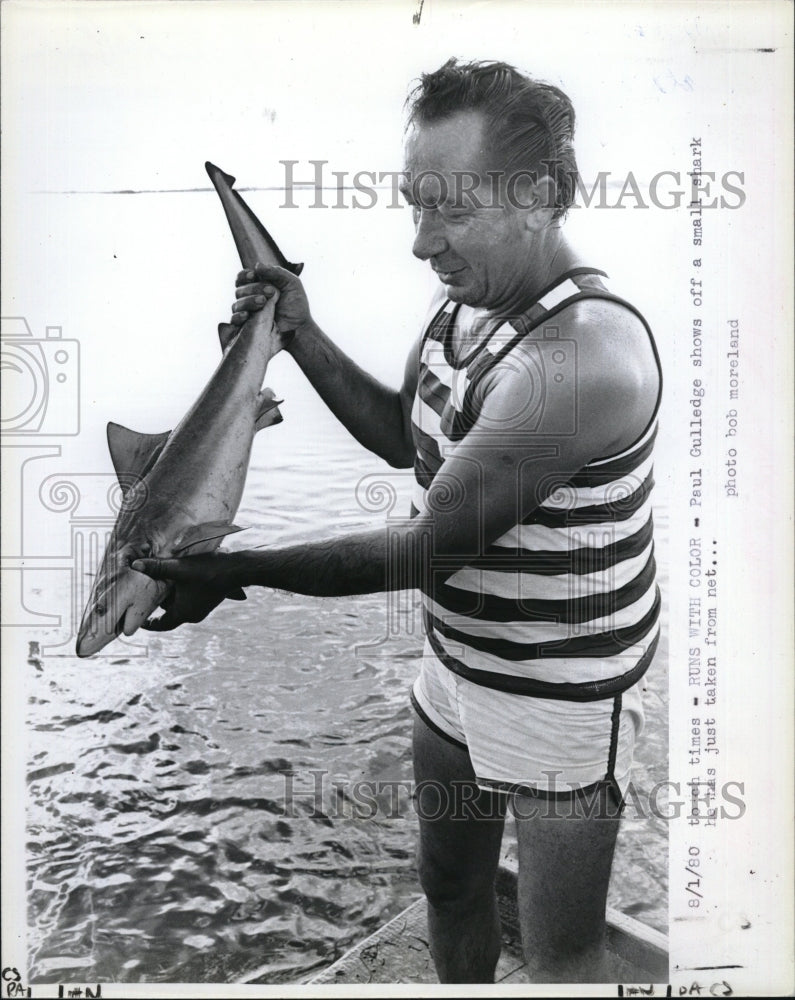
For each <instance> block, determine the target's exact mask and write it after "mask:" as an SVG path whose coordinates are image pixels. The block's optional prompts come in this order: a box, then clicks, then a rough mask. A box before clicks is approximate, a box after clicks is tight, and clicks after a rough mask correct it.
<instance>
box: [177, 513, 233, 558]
mask: <svg viewBox="0 0 795 1000" xmlns="http://www.w3.org/2000/svg"><path fill="white" fill-rule="evenodd" d="M242 530H243V529H242V528H240V527H238V525H236V524H230V523H229V522H228V521H205V522H204V523H203V524H192V525H191V526H190V527H189V528H186V529H185V530H184V531H183V532H182V533H181V534H180V535H179V537H178V538H177V539H175V542H174V547H173V548H172V550H171V554H172V555H174V556H184V555H185V554H186V553H187V551H188V549H191V548H193V546H194V545H198V544H199V542H209V541H212V540H213V539H215V538H225V537H226V536H227V535H232V534H234V533H235V532H236V531H242Z"/></svg>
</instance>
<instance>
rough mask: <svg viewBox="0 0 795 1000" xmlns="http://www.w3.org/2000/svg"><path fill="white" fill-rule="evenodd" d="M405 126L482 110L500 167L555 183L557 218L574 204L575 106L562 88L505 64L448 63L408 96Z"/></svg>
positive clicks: (488, 135)
mask: <svg viewBox="0 0 795 1000" xmlns="http://www.w3.org/2000/svg"><path fill="white" fill-rule="evenodd" d="M406 105H407V108H408V120H407V123H406V128H410V127H411V126H412V125H415V124H430V123H431V122H434V121H439V120H441V119H443V118H448V117H450V115H454V114H457V113H458V112H460V111H480V112H482V114H483V116H484V119H485V122H486V130H487V131H486V138H487V141H488V143H489V146H490V152H491V153H493V155H494V157H495V160H496V161H497V163H498V164H499V167H500V169H502V170H505V171H507V173H508V174H509V175H510V174H512V173H513V174H514V175H515V174H518V173H519V172H521V173H525V172H529V173H530V174H531V175H538V176H541V177H543V176H549V177H551V178H552V180H553V181H554V182H555V211H554V213H553V218H554V219H559V218H561V217H562V216H564V215H565V214H566V212H567V210H568V209H569V207H570V206H571V205H572V203H573V202H574V196H575V192H576V181H577V161H576V159H575V157H574V149H573V147H572V137H573V135H574V108H573V107H572V103H571V101H570V100H569V98H568V97H567V96H566V95H565V94H564V93H563V91H562V90H560V89H559V88H558V87H554V86H553V85H552V84H550V83H544V82H542V81H540V80H534V79H532V77H529V76H526V75H525V74H523V73H520V72H519V71H518V70H517V69H515V68H514V67H513V66H510V65H508V63H504V62H491V61H488V62H487V61H478V62H468V63H459V62H458V60H457V59H448V60H447V62H446V63H445V64H444V65H443V66H441V67H440V68H439V69H437V70H436V71H435V72H433V73H423V75H422V76H421V77H420V80H419V82H418V83H417V85H416V86H415V87H414V89H413V90H412V91H411V92H410V93H409V96H408V98H407V99H406Z"/></svg>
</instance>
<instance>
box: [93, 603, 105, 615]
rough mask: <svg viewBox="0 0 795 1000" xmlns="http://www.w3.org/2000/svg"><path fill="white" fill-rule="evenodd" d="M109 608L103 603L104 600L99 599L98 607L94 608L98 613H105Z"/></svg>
mask: <svg viewBox="0 0 795 1000" xmlns="http://www.w3.org/2000/svg"><path fill="white" fill-rule="evenodd" d="M107 610H108V609H107V608H106V607H105V605H104V604H103V603H102V601H97V604H96V607H95V608H94V611H96V613H97V614H98V615H104V614H105V612H106V611H107Z"/></svg>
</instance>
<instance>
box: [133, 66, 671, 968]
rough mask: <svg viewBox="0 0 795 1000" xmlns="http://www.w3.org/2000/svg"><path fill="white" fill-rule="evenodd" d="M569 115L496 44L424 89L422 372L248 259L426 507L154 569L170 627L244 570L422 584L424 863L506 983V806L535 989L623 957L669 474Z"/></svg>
mask: <svg viewBox="0 0 795 1000" xmlns="http://www.w3.org/2000/svg"><path fill="white" fill-rule="evenodd" d="M573 126H574V112H573V109H572V107H571V104H570V102H569V100H568V98H567V97H566V96H565V95H564V94H563V93H562V92H561V91H559V90H558V89H556V88H554V87H551V86H549V85H546V84H541V83H538V82H536V81H533V80H531V79H529V78H527V77H524V76H522V75H521V74H520V73H518V72H517V71H516V70H515V69H513V68H512V67H510V66H507V65H505V64H501V63H474V64H466V65H461V64H458V63H457V62H456V61H455V60H450V61H449V62H448V63H446V64H445V65H444V66H442V67H441V69H439V70H438V71H437V72H435V73H431V74H427V75H425V76H424V77H423V78H422V80H421V82H420V83H419V85H418V87H417V89H416V90H415V92H414V93H413V95H412V98H411V103H410V116H409V127H408V130H407V132H408V134H407V142H406V170H405V182H404V185H403V190H404V194H405V196H406V198H407V200H408V201H409V203H410V204H411V205H412V208H413V212H414V218H415V224H416V239H415V242H414V247H413V252H414V253H415V255H416V256H417V257H419V258H421V259H422V260H427V261H428V262H429V263H430V265H431V267H432V268H433V270H434V271H435V272H436V274H437V276H438V278H439V282H440V288H439V293H438V296H437V297H436V299H435V301H434V302H433V303H432V307H431V312H430V315H429V320H428V322H427V323H426V326H425V329H424V331H423V333H422V336H421V337H420V338H419V340H418V341H417V343H416V344H415V346H414V348H413V349H412V351H411V354H410V356H409V359H408V362H407V364H406V369H405V376H404V381H403V385H402V388H401V389H400V390H399V391H394V390H391V389H389V388H386V387H385V386H383V385H381V384H379V383H378V382H376V381H375V380H374V379H373V378H371V377H370V376H369V375H368V374H367V373H365V372H363V371H362V370H360V369H359V368H358V367H357V366H356V365H355V364H354V363H353V362H352V361H351V360H350V359H349V358H348V357H346V356H345V355H344V354H343V353H342V352H341V351H340V350H339V348H337V347H336V346H335V344H334V343H333V341H331V340H330V339H329V338H328V337H327V336H326V335H325V334H324V333H323V332H322V331H321V330H320V329H319V328H318V327H317V325H316V324H315V323H314V321H313V320H312V317H311V313H310V310H309V305H308V302H307V299H306V296H305V295H304V292H303V288H302V286H301V283H300V281H299V280H298V279H297V278H296V277H294V276H293V275H291V274H289V273H288V272H286V271H282V270H280V269H278V268H269V267H267V268H265V267H263V268H257V269H256V271H247V272H242V273H241V275H240V276H239V278H238V287H237V293H236V294H237V300H236V302H235V305H234V306H233V317H232V321H233V323H236V324H242V323H245V322H265V323H271V322H274V321H275V323H276V324H277V325H278V328H279V329H280V330H281V331H282V332H283V333H284V334H285V339H287V336H286V335H287V334H288V333H290V332H292V331H294V337H293V338H292V340H290V341H289V346H288V347H287V350H289V352H290V353H291V354H292V356H293V357H294V358H295V360H296V361H297V363H298V364H299V365H300V367H301V368H302V369H303V371H304V372H305V374H306V375H307V377H308V378H309V380H310V381H311V383H312V385H313V386H314V387H315V389H316V390H317V391H318V392H319V393H320V395H321V396H322V398H323V399H324V400H325V401H326V403H327V404H328V406H329V407H330V409H331V410H332V411H333V412H334V413H335V415H336V416H337V417H338V418H339V419H340V420H341V421H342V423H343V424H344V425H345V426H346V427H347V428H348V429H349V431H350V432H351V433H352V434H353V435H354V436H355V437H356V438H357V439H358V440H359V441H360V442H361V443H362V444H363V445H364V446H365V447H366V448H369V449H370V450H371V451H373V452H375V453H376V454H378V455H380V456H381V457H383V458H384V459H386V461H388V462H389V463H390V464H391V465H393V466H398V467H406V466H409V465H412V464H413V465H414V469H415V476H416V480H417V487H416V495H415V498H414V502H413V508H412V514H413V517H412V520H411V521H410V522H409V523H407V524H405V525H403V526H400V527H397V526H391V527H390V531H389V534H388V535H387V532H386V531H384V530H380V529H379V530H375V531H369V532H364V533H360V534H354V535H349V536H346V537H343V538H337V539H334V540H332V541H328V542H319V543H311V544H305V545H297V546H292V547H289V548H284V549H276V550H270V551H259V550H258V551H250V552H246V551H244V552H236V553H219V554H216V555H213V556H197V557H192V558H185V559H179V560H163V561H158V560H143V561H142V562H140V563H138V564H136V568H142V569H144V570H145V571H146V572H148V573H150V574H151V575H153V576H155V577H157V578H166V579H172V580H174V581H177V584H178V586H177V588H176V591H175V595H174V597H173V599H172V601H171V602H170V604H169V606H168V608H167V610H166V613H165V615H164V616H163V618H161V619H160V620H159V621H158V622H155V623H153V624H152V626H151V627H153V628H157V629H167V628H173V627H175V626H176V625H178V624H180V623H182V622H184V621H196V620H199V619H200V618H202V617H204V615H205V614H207V613H208V611H209V610H210V609H211V608H213V607H214V606H215V605H216V604H218V603H219V602H220V601H221V600H222V599H223V597H224V595H225V594H227V593H229V592H230V591H231V590H233V589H235V588H237V587H239V586H241V585H242V586H250V585H260V586H268V587H277V588H280V589H285V590H292V591H295V592H300V593H305V594H317V595H343V594H357V593H368V592H374V591H380V590H387V589H401V588H406V587H419V588H420V589H421V590H422V593H423V605H424V615H425V625H426V633H427V639H426V647H425V652H424V656H423V664H422V671H421V674H420V677H419V678H418V680H417V682H416V683H415V685H414V689H413V692H412V701H413V704H414V706H415V709H416V711H417V717H416V721H415V732H414V767H415V778H416V782H417V787H418V789H420V790H421V791H420V793H419V794H418V796H417V811H418V815H419V823H420V844H419V858H418V863H419V874H420V879H421V883H422V886H423V888H424V890H425V893H426V895H427V898H428V920H429V932H430V946H431V952H432V955H433V958H434V962H435V964H436V968H437V971H438V975H439V978H440V980H441V981H442V982H472V983H474V982H491V981H493V975H494V969H495V965H496V962H497V958H498V956H499V951H500V929H499V918H498V915H497V909H496V897H495V890H494V882H495V873H496V869H497V864H498V860H499V854H500V843H501V838H502V832H503V824H504V817H505V815H506V810H507V807H508V805H509V804H510V805H511V807H512V810H513V812H514V815H515V817H516V823H517V838H518V857H519V881H518V886H519V911H520V919H521V926H522V935H523V945H524V950H525V954H526V958H527V963H528V966H529V970H530V973H531V975H532V976H533V978H534V979H535V980H536V981H539V982H553V981H559V982H576V981H579V982H594V981H600V980H602V981H604V980H609V979H610V978H613V977H614V976H615V973H614V972H613V973H612V975H611V970H610V969H609V968H608V965H607V957H606V953H605V949H604V936H605V920H604V914H605V900H606V894H607V886H608V880H609V876H610V869H611V864H612V857H613V850H614V845H615V837H616V831H617V824H618V814H619V813H620V805H621V798H622V793H623V791H624V790H625V788H626V785H627V782H628V776H629V768H630V765H631V758H632V749H633V744H634V740H635V736H636V734H637V732H638V731H639V730H640V728H641V726H642V719H643V712H642V706H641V703H640V697H639V693H638V682H639V680H640V678H641V676H642V675H643V673H644V671H645V669H646V668H647V666H648V664H649V661H650V660H651V657H652V655H653V653H654V648H655V646H656V641H657V629H658V625H657V618H658V613H659V594H658V592H657V588H656V585H655V583H654V558H653V541H652V522H651V512H650V506H649V504H650V500H649V492H650V489H651V482H652V481H651V448H652V444H653V440H654V430H655V427H654V425H655V416H656V411H657V406H658V402H659V393H660V372H659V363H658V360H657V355H656V351H655V348H654V346H653V342H652V340H651V335H650V332H649V331H648V328H647V326H646V325H645V323H644V321H643V320H642V319H641V318H640V316H639V314H637V313H636V312H635V311H634V309H633V308H632V307H631V306H628V304H626V303H623V302H622V301H620V300H617V299H615V298H614V297H612V296H610V295H609V294H608V293H607V292H606V291H605V290H604V286H603V285H602V284H601V281H600V278H599V275H600V274H601V272H596V271H595V270H594V269H593V268H589V267H586V266H585V265H584V263H583V262H581V261H580V260H579V258H578V257H577V254H576V253H575V251H574V250H573V249H572V247H570V246H569V244H568V243H567V241H566V240H565V239H564V237H563V234H562V231H561V220H562V218H563V216H564V215H565V212H566V210H567V208H568V207H569V206H570V205H571V203H572V201H573V195H574V188H575V180H576V164H575V161H574V154H573V150H572V146H571V139H572V132H573Z"/></svg>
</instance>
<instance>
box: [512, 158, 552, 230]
mask: <svg viewBox="0 0 795 1000" xmlns="http://www.w3.org/2000/svg"><path fill="white" fill-rule="evenodd" d="M555 193H556V192H555V182H554V180H553V179H552V178H551V177H549V176H547V175H544V176H542V177H538V176H537V175H536V174H530V173H529V172H528V173H525V174H520V175H519V176H518V177H516V179H515V180H514V182H513V183H512V184H511V185H509V187H508V189H507V195H508V200H509V203H510V205H511V207H512V208H514V209H515V210H517V211H518V212H520V213H521V215H522V222H523V224H524V226H525V228H526V229H528V230H530V231H531V232H540V231H541V230H543V229H546V228H547V227H548V226H549V224H550V223H551V222H552V217H553V215H554V213H555Z"/></svg>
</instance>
